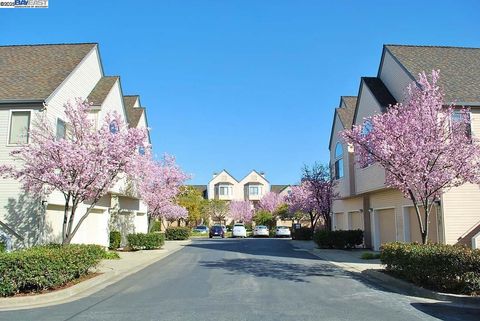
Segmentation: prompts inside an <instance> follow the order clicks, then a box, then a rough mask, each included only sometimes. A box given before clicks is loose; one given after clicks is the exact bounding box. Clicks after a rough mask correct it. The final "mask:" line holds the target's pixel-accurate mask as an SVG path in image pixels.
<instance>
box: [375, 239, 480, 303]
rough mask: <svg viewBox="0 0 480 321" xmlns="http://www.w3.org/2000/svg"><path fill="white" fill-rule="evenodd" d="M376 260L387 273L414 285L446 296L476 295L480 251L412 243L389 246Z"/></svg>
mask: <svg viewBox="0 0 480 321" xmlns="http://www.w3.org/2000/svg"><path fill="white" fill-rule="evenodd" d="M380 260H381V262H382V263H383V264H385V265H386V269H387V271H390V272H392V273H393V274H394V275H397V276H399V277H401V278H403V279H406V280H408V281H410V282H412V283H415V284H417V285H420V286H423V287H426V288H429V289H432V290H436V291H440V292H449V293H464V294H480V250H472V249H469V248H466V247H461V246H453V245H443V244H428V245H420V244H416V243H412V244H408V243H389V244H385V245H383V246H382V248H381V255H380Z"/></svg>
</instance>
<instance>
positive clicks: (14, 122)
mask: <svg viewBox="0 0 480 321" xmlns="http://www.w3.org/2000/svg"><path fill="white" fill-rule="evenodd" d="M30 114H31V112H30V111H12V112H11V115H10V132H9V135H8V143H9V144H12V145H13V144H26V143H28V131H29V130H30Z"/></svg>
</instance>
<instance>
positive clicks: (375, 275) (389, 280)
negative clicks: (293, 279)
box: [292, 244, 480, 309]
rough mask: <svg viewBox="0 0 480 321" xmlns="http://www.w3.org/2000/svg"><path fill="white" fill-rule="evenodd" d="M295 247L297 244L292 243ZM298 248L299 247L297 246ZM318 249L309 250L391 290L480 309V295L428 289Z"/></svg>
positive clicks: (329, 261)
mask: <svg viewBox="0 0 480 321" xmlns="http://www.w3.org/2000/svg"><path fill="white" fill-rule="evenodd" d="M292 245H293V246H294V247H296V246H295V244H292ZM297 248H298V247H297ZM315 250H316V249H311V250H308V252H309V253H311V254H313V255H315V256H316V257H318V258H320V259H322V260H324V261H326V262H328V263H331V264H333V265H335V266H338V267H340V268H342V269H343V270H346V271H347V272H352V273H357V274H358V275H360V276H361V277H363V278H366V279H368V280H369V281H371V282H374V283H376V284H378V285H380V286H381V287H383V288H386V289H388V290H390V291H393V292H397V293H404V294H406V295H408V296H413V297H418V298H424V299H433V300H437V301H444V302H448V304H449V305H453V306H459V307H468V308H474V309H480V297H472V296H468V295H461V294H450V293H441V292H436V291H432V290H428V289H425V288H422V287H419V286H417V285H415V284H412V283H410V282H407V281H404V280H401V279H398V278H396V277H393V276H390V275H388V274H386V273H383V272H382V271H384V270H383V269H361V268H358V267H356V266H355V264H348V263H342V262H337V261H333V260H332V258H329V257H328V256H327V255H322V254H320V253H317V252H316V251H315Z"/></svg>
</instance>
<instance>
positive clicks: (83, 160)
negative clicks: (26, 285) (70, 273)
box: [0, 99, 146, 244]
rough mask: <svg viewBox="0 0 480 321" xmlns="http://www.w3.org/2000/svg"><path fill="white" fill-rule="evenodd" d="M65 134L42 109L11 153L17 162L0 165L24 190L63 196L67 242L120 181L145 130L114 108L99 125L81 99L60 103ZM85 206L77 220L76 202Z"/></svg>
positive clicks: (3, 172) (77, 204)
mask: <svg viewBox="0 0 480 321" xmlns="http://www.w3.org/2000/svg"><path fill="white" fill-rule="evenodd" d="M64 108H65V115H66V128H67V131H66V135H65V137H56V134H55V131H54V130H53V128H52V125H51V122H50V121H49V120H48V118H47V116H46V115H45V113H43V114H42V115H41V116H40V117H39V118H38V119H37V120H36V122H35V124H34V126H32V127H33V128H32V129H31V131H30V132H29V140H30V142H29V144H25V145H23V146H21V147H19V148H17V149H15V150H14V151H12V153H11V155H12V156H13V157H14V158H15V159H16V160H18V164H21V165H19V166H1V167H0V172H1V173H2V175H3V176H4V177H13V178H15V179H17V180H19V181H20V182H21V184H22V186H23V189H24V190H25V191H26V192H27V193H31V194H34V195H40V194H43V195H48V194H50V193H51V192H53V191H54V190H57V191H59V192H61V193H62V194H63V196H64V197H65V208H64V216H63V229H62V239H63V243H64V244H68V243H70V242H71V240H72V238H73V237H74V235H75V233H76V232H77V231H78V229H79V228H80V226H81V224H82V222H83V221H84V220H85V219H86V218H87V217H88V215H89V213H90V211H91V210H92V208H93V207H95V205H96V204H97V202H98V201H99V200H100V198H101V197H102V196H103V195H105V194H106V193H107V192H108V190H109V189H110V188H111V187H113V185H114V184H115V183H116V182H117V181H118V179H119V178H120V177H121V175H122V174H123V173H124V172H125V170H126V168H127V167H128V166H129V164H130V163H131V162H132V161H133V160H134V158H135V154H136V151H137V149H138V147H139V146H141V145H143V143H144V141H145V140H146V131H145V130H139V129H132V128H128V126H127V125H126V123H125V122H124V121H123V119H121V117H120V115H119V114H118V113H111V114H108V115H107V116H106V117H105V119H104V121H103V123H102V124H101V125H100V127H99V128H98V129H97V126H96V124H95V123H94V122H93V121H92V120H91V119H90V118H89V116H88V115H89V109H90V104H88V103H87V102H85V101H83V100H82V99H76V100H75V102H71V101H69V102H67V103H66V104H65V105H64ZM84 202H87V203H86V204H88V208H87V210H86V211H85V212H84V213H81V214H80V216H79V218H78V219H77V218H76V216H77V209H78V206H79V204H81V203H84Z"/></svg>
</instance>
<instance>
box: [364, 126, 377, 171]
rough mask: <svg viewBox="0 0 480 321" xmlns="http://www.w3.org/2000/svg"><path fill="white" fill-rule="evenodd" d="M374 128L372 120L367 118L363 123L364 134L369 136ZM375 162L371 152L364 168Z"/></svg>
mask: <svg viewBox="0 0 480 321" xmlns="http://www.w3.org/2000/svg"><path fill="white" fill-rule="evenodd" d="M372 129H373V125H372V122H371V121H370V120H368V119H367V120H366V121H365V122H364V123H363V126H362V135H363V136H367V135H368V134H370V132H371V131H372ZM373 163H374V160H373V157H372V155H371V154H369V155H368V161H367V163H366V164H364V165H363V166H362V168H366V167H368V166H370V165H372V164H373Z"/></svg>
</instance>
